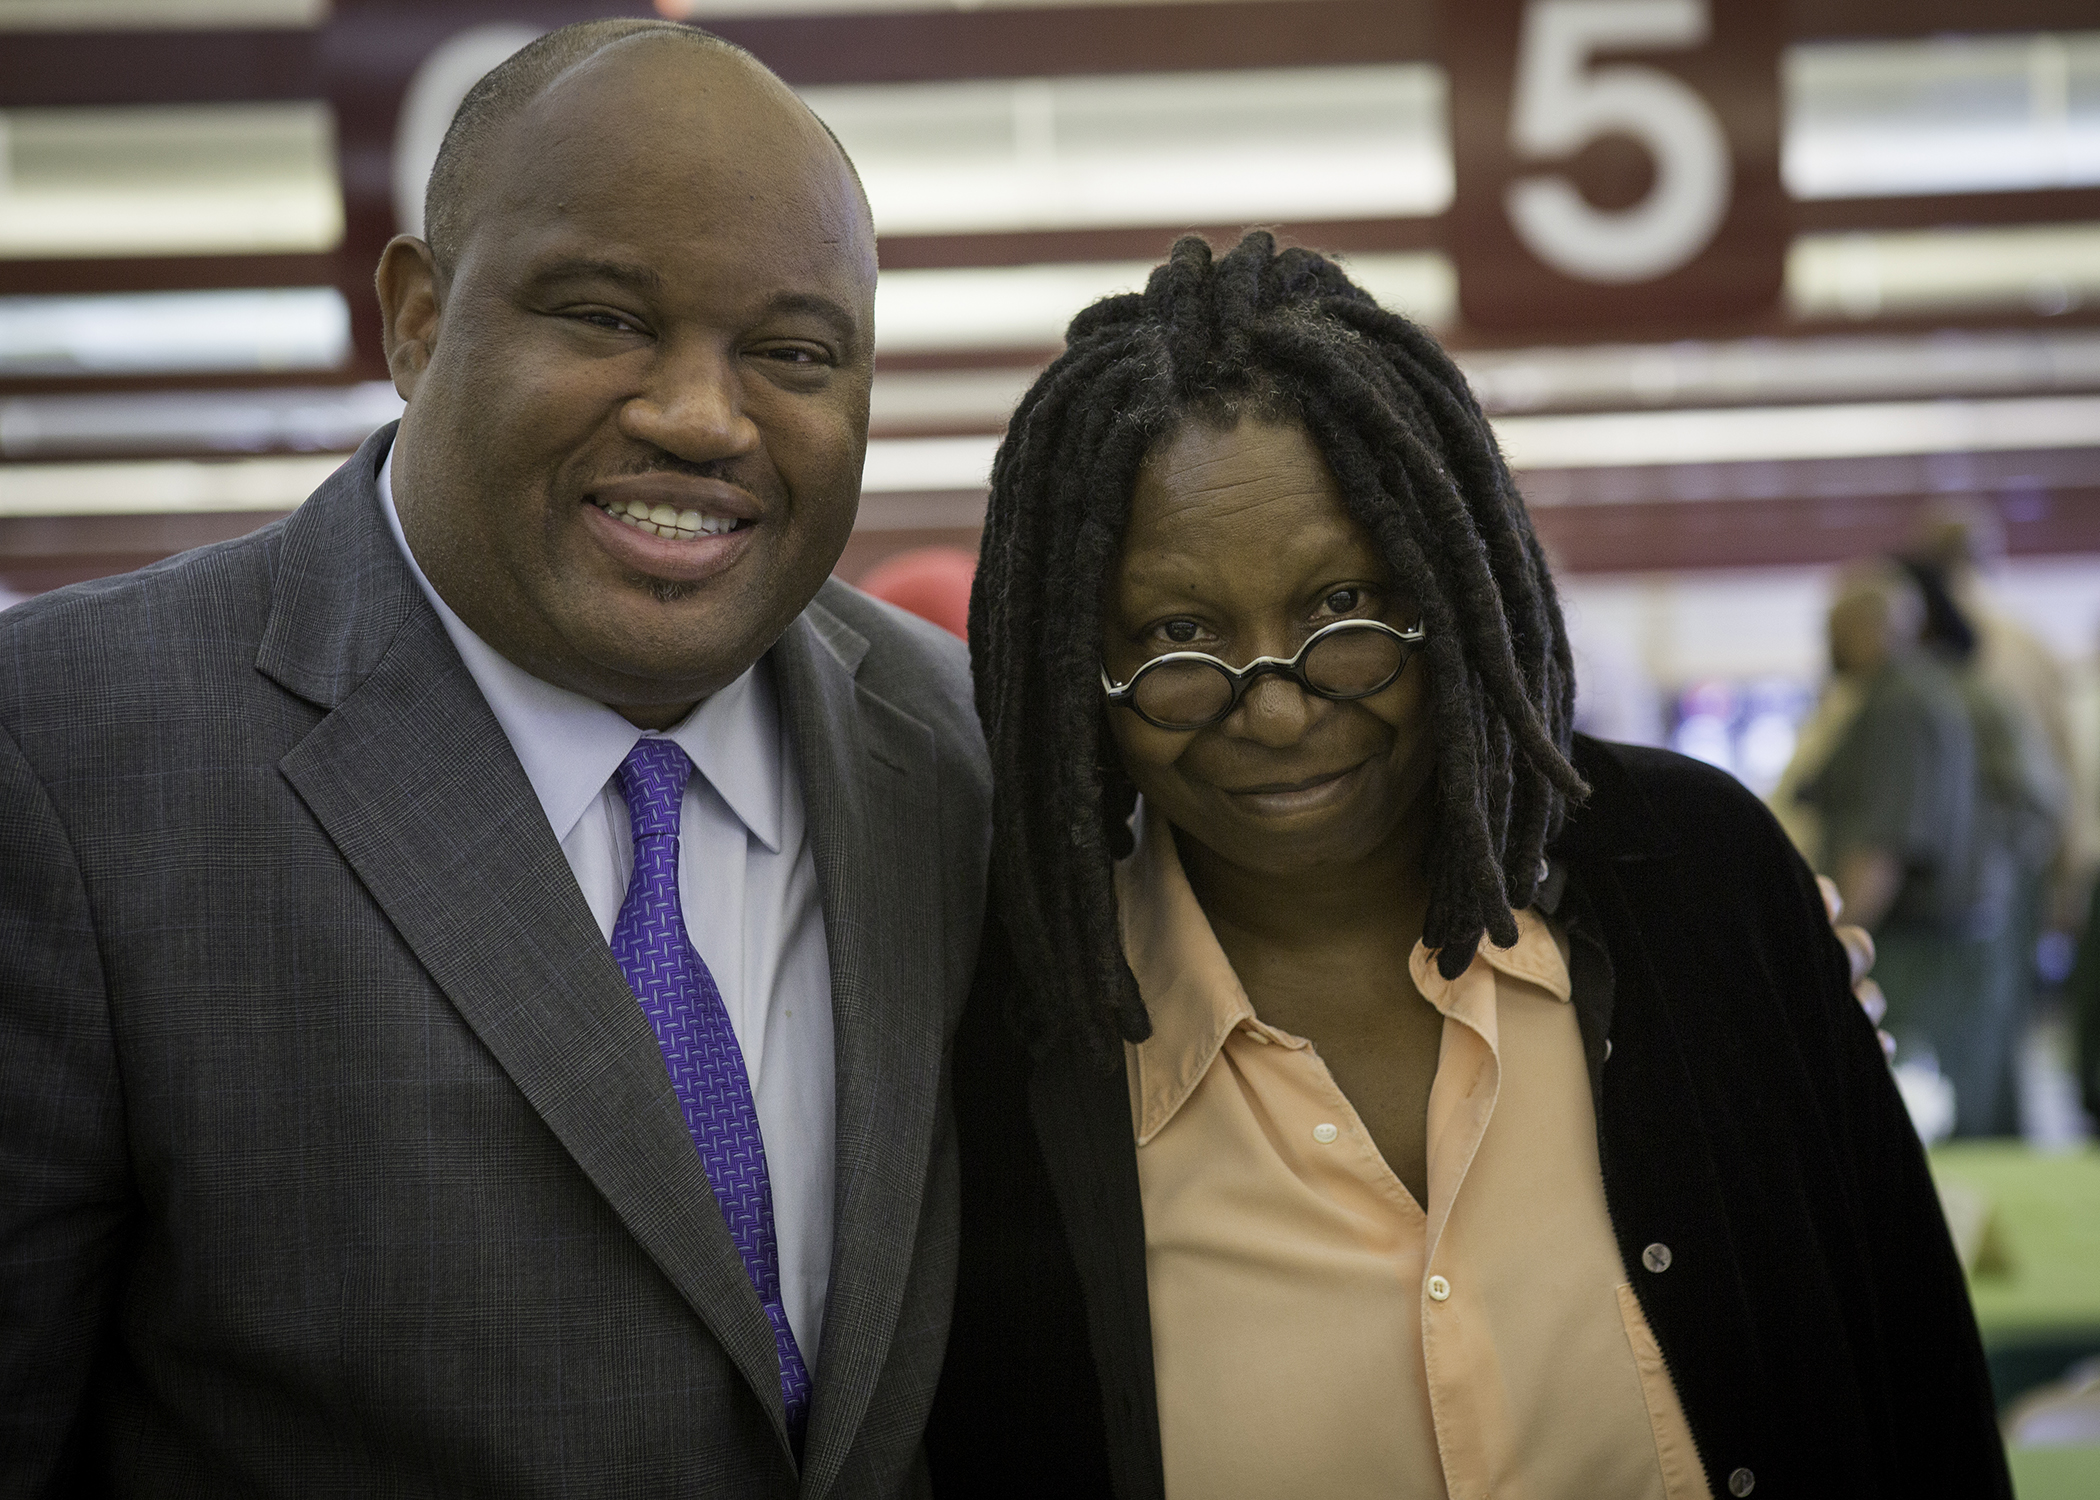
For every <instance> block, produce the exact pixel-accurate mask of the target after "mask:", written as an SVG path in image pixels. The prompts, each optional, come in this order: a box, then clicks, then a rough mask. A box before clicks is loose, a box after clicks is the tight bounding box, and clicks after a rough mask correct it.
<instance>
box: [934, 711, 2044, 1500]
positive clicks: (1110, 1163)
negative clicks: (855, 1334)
mask: <svg viewBox="0 0 2100 1500" xmlns="http://www.w3.org/2000/svg"><path fill="white" fill-rule="evenodd" d="M1575 762H1576V765H1577V767H1578V768H1579V769H1580V770H1581V772H1582V774H1583V776H1584V778H1585V779H1587V780H1588V782H1589V783H1590V786H1591V787H1592V789H1593V792H1592V795H1591V797H1590V799H1589V801H1588V802H1587V803H1586V804H1585V805H1584V806H1583V807H1581V808H1580V809H1579V810H1578V811H1577V812H1576V813H1575V814H1574V815H1573V816H1572V817H1571V818H1570V819H1569V821H1568V825H1567V827H1566V829H1565V830H1564V832H1563V833H1562V835H1561V837H1560V838H1559V839H1558V840H1557V841H1556V843H1555V845H1554V847H1553V850H1552V851H1551V852H1552V855H1553V861H1554V866H1555V869H1554V876H1553V878H1552V879H1551V880H1550V881H1549V882H1548V886H1547V891H1546V894H1545V896H1544V897H1542V902H1541V904H1542V905H1549V906H1550V909H1551V910H1553V911H1554V912H1555V914H1556V915H1557V916H1558V917H1559V918H1560V919H1561V920H1562V921H1563V922H1564V923H1565V924H1566V927H1567V931H1568V937H1569V942H1570V948H1571V951H1572V954H1573V961H1572V965H1571V969H1572V973H1571V978H1572V981H1573V989H1574V1003H1575V1007H1576V1012H1577V1017H1578V1020H1579V1022H1580V1026H1581V1031H1582V1037H1583V1043H1584V1047H1585V1050H1586V1052H1587V1054H1588V1059H1589V1066H1590V1080H1591V1087H1592V1089H1593V1091H1594V1095H1595V1098H1596V1101H1597V1119H1598V1122H1599V1125H1598V1137H1599V1145H1600V1155H1601V1159H1602V1162H1603V1169H1604V1190H1605V1198H1606V1202H1607V1204H1608V1207H1609V1210H1610V1213H1611V1220H1612V1227H1613V1230H1614V1231H1615V1233H1616V1235H1617V1238H1618V1242H1619V1253H1620V1256H1621V1258H1622V1259H1623V1261H1624V1263H1625V1264H1626V1266H1627V1267H1629V1274H1630V1275H1631V1276H1632V1277H1633V1278H1634V1280H1633V1286H1634V1289H1635V1291H1636V1292H1637V1294H1638V1295H1639V1297H1640V1302H1641V1306H1642V1309H1643V1310H1644V1311H1645V1313H1646V1314H1647V1318H1648V1322H1649V1324H1650V1325H1651V1326H1652V1327H1653V1329H1654V1331H1655V1336H1656V1339H1657V1341H1658V1342H1659V1343H1660V1345H1661V1346H1662V1352H1663V1357H1664V1360H1665V1362H1666V1363H1667V1364H1668V1366H1669V1369H1670V1373H1671V1376H1672V1378H1673V1379H1674V1380H1675V1382H1676V1385H1677V1390H1678V1394H1679V1396H1680V1397H1681V1399H1682V1401H1683V1403H1684V1409H1685V1414H1686V1416H1687V1417H1688V1418H1689V1420H1690V1423H1691V1428H1692V1435H1693V1437H1694V1439H1695V1440H1696V1441H1697V1443H1698V1447H1699V1455H1700V1458H1701V1460H1702V1462H1703V1463H1704V1465H1705V1469H1706V1476H1707V1483H1708V1485H1709V1486H1710V1488H1711V1489H1712V1492H1713V1494H1714V1495H1715V1497H1716V1500H1720V1497H1723V1496H1731V1495H1733V1496H1741V1495H1745V1494H1755V1495H1756V1496H1757V1497H1759V1500H1764V1497H1767V1496H1771V1497H1780V1496H1824V1495H1829V1496H1845V1497H1848V1500H1865V1497H1871V1496H1892V1497H1893V1496H1902V1497H1904V1500H1915V1497H1917V1496H1921V1495H1947V1496H1963V1497H1971V1496H1984V1497H1989V1496H2007V1497H2009V1496H2010V1494H2011V1486H2010V1482H2009V1480H2008V1478H2007V1476H2006V1470H2005V1460H2004V1455H2003V1452H2002V1450H2001V1448H2000V1444H1999V1438H1998V1429H1997V1423H1996V1420H1995V1417H1994V1414H1993V1410H1992V1401H1991V1390H1990V1382H1989V1377H1988V1375H1987V1373H1986V1371H1985V1366H1984V1360H1983V1351H1982V1346H1981V1344H1980V1341H1979V1340H1978V1338H1977V1333H1976V1324H1975V1321H1974V1319H1973V1317H1972V1316H1971V1314H1970V1311H1969V1304H1968V1297H1967V1293H1966V1291H1965V1289H1964V1287H1963V1283H1962V1274H1961V1269H1960V1267H1959V1265H1958V1264H1957V1262H1956V1260H1955V1256H1954V1252H1953V1249H1952V1248H1951V1246H1950V1244H1949V1242H1948V1238H1947V1230H1946V1225H1945V1223H1944V1221H1943V1220H1942V1218H1941V1216H1940V1209H1939V1203H1938V1200H1937V1198H1936V1196H1935V1195H1934V1192H1933V1187H1932V1181H1931V1179H1930V1177H1929V1176H1928V1174H1927V1171H1926V1166H1925V1159H1924V1154H1923V1152H1922V1151H1921V1150H1920V1149H1919V1147H1918V1142H1917V1138H1916V1136H1915V1135H1914V1134H1913V1133H1912V1131H1911V1127H1910V1123H1909V1120H1908V1119H1907V1118H1906V1116H1905V1114H1904V1111H1903V1105H1902V1102H1901V1100H1900V1099H1899V1097H1898V1095H1897V1093H1896V1089H1895V1086H1894V1084H1893V1082H1892V1081H1891V1079H1890V1077H1889V1073H1888V1069H1887V1067H1886V1066H1885V1065H1884V1063H1883V1061H1882V1056H1881V1050H1880V1048H1879V1047H1878V1046H1877V1045H1876V1042H1875V1038H1874V1031H1873V1028H1872V1027H1871V1026H1870V1025H1869V1024H1868V1023H1867V1021H1866V1019H1865V1017H1864V1015H1863V1014H1862V1013H1861V1011H1860V1009H1859V1006H1858V1005H1857V1004H1856V1003H1855V1002H1854V1000H1853V998H1852V995H1851V991H1850V985H1849V976H1848V973H1847V966H1846V961H1845V956H1844V953H1843V951H1842V950H1841V949H1840V947H1839V945H1838V943H1837V941H1836V939H1835V938H1834V937H1833V936H1832V935H1831V931H1830V927H1829V923H1828V922H1827V921H1826V919H1825V917H1824V915H1823V909H1822V903H1821V899H1820V898H1819V896H1818V894H1817V891H1816V887H1815V883H1814V880H1813V879H1812V877H1811V876H1810V874H1809V872H1808V870H1807V868H1806V867H1805V866H1804V865H1803V864H1802V862H1801V860H1800V859H1799V858H1798V857H1797V856H1796V855H1795V853H1794V851H1793V849H1792V848H1791V846H1789V845H1788V843H1787V842H1786V839H1785V837H1784V835H1782V834H1781V833H1780V831H1779V828H1778V826H1777V825H1776V824H1775V823H1774V822H1773V820H1772V819H1771V817H1770V816H1769V815H1768V814H1767V813H1766V811H1765V809H1764V808H1763V806H1762V805H1761V804H1759V803H1758V801H1757V800H1756V799H1755V798H1754V797H1752V796H1751V795H1750V793H1749V792H1747V791H1745V790H1744V789H1743V788H1742V787H1741V786H1739V785H1738V784H1737V783H1736V782H1735V781H1733V780H1731V779H1730V778H1729V777H1727V776H1725V775H1723V774H1722V773H1720V772H1718V771H1715V770H1712V769H1710V768H1708V767H1706V766H1703V765H1701V764H1699V763H1698V762H1696V761H1690V760H1686V759H1684V758H1683V757H1681V756H1676V755H1672V754H1669V753H1667V752H1664V751H1655V750H1641V749H1634V748H1631V747H1628V746H1623V745H1607V744H1603V743H1600V742H1597V741H1592V740H1585V739H1581V738H1578V739H1577V741H1576V749H1575ZM1011 984H1012V977H1011V969H1010V964H1009V961H1008V960H1007V958H1006V956H1005V953H1004V946H1003V944H1002V943H1001V942H1000V941H998V940H997V935H996V933H995V934H993V935H991V936H990V937H988V939H987V942H986V945H985V957H984V959H983V967H982V970H981V973H980V977H979V984H978V989H977V992H976V995H975V997H974V998H973V1000H972V1002H971V1009H970V1011H969V1012H968V1014H967V1015H966V1016H965V1019H964V1021H963V1025H962V1031H961V1033H960V1034H959V1035H958V1037H957V1039H956V1053H955V1104H956V1109H957V1112H958V1129H959V1131H960V1135H961V1148H962V1191H963V1220H962V1234H963V1242H962V1257H961V1272H960V1276H961V1280H960V1285H959V1287H958V1290H957V1296H956V1306H955V1323H954V1330H953V1334H952V1336H951V1339H950V1343H949V1350H948V1362H947V1366H946V1369H945V1372H944V1374H943V1376H942V1381H941V1389H940V1396H939V1398H938V1400H937V1402H936V1404H935V1409H934V1416H933V1425H932V1427H931V1429H930V1430H929V1433H928V1439H927V1442H928V1457H929V1462H930V1464H931V1467H932V1471H933V1478H934V1485H935V1490H936V1492H937V1493H938V1494H940V1495H942V1496H977V1495H997V1496H1002V1497H1005V1496H1016V1497H1018V1496H1029V1495H1043V1496H1059V1497H1072V1496H1094V1495H1099V1496H1109V1495H1113V1496H1116V1497H1118V1500H1162V1497H1163V1494H1164V1485H1163V1481H1162V1477H1161V1462H1160V1446H1159V1421H1158V1411H1157V1404H1156V1399H1155V1393H1154V1389H1153V1380H1152V1338H1151V1314H1150V1310H1149V1306H1148V1303H1147V1300H1146V1291H1145V1226H1144V1218H1143V1209H1142V1205H1141V1203H1140V1199H1139V1192H1138V1176H1137V1156H1136V1148H1135V1146H1134V1144H1133V1142H1132V1138H1131V1127H1130V1105H1129V1098H1128V1094H1127V1092H1126V1089H1125V1084H1124V1080H1123V1076H1122V1073H1121V1071H1120V1070H1116V1071H1114V1072H1110V1073H1103V1072H1101V1071H1099V1070H1098V1069H1095V1068H1093V1067H1090V1066H1089V1065H1087V1064H1086V1063H1084V1062H1083V1061H1081V1060H1079V1059H1077V1058H1072V1057H1065V1056H1058V1055H1052V1056H1048V1057H1044V1058H1040V1059H1037V1058H1031V1057H1030V1055H1029V1054H1028V1052H1027V1050H1026V1049H1025V1048H1023V1047H1022V1046H1021V1045H1020V1043H1019V1042H1018V1041H1017V1040H1016V1039H1015V1036H1014V1033H1013V1031H1012V1029H1011V1028H1010V1026H1009V1024H1008V1022H1007V1019H1006V1012H1007V1001H1008V997H1009V994H1010V990H1011ZM1657 1241H1660V1242H1661V1243H1663V1244H1666V1245H1668V1246H1669V1247H1670V1249H1671V1252H1672V1255H1671V1258H1670V1260H1669V1264H1668V1268H1667V1269H1666V1270H1664V1271H1662V1272H1651V1271H1648V1270H1645V1269H1642V1268H1641V1267H1642V1257H1641V1252H1642V1250H1643V1248H1644V1247H1646V1246H1647V1245H1649V1244H1651V1243H1653V1242H1657ZM1570 1378H1571V1379H1579V1378H1580V1372H1579V1371H1571V1372H1570ZM1187 1500H1200V1497H1187Z"/></svg>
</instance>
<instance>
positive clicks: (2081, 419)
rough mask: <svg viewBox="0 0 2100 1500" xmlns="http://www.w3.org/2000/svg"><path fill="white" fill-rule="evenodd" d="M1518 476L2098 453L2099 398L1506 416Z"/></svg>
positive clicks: (1499, 429)
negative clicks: (1927, 456)
mask: <svg viewBox="0 0 2100 1500" xmlns="http://www.w3.org/2000/svg"><path fill="white" fill-rule="evenodd" d="M1493 425H1494V429H1495V436H1496V437H1497V438H1498V439H1499V440H1500V441H1501V444H1502V452H1503V455H1504V456H1505V457H1506V458H1508V460H1509V464H1510V467H1511V468H1513V469H1589V468H1605V467H1620V466H1633V465H1640V464H1712V463H1749V462H1761V461H1769V460H1777V459H1814V458H1860V457H1869V456H1878V455H1893V454H1906V453H1974V452H1984V451H1993V450H1995V451H2008V450H2020V449H2049V448H2091V447H2096V446H2100V396H2043V397H2034V398H2030V399H2026V400H2007V401H1870V402H1849V403H1836V404H1832V405H1828V406H1753V407H1736V408H1730V409H1725V410H1704V411H1644V412H1607V413H1601V414H1597V415H1589V416H1564V417H1502V418H1500V419H1498V420H1496V421H1495V422H1494V424H1493Z"/></svg>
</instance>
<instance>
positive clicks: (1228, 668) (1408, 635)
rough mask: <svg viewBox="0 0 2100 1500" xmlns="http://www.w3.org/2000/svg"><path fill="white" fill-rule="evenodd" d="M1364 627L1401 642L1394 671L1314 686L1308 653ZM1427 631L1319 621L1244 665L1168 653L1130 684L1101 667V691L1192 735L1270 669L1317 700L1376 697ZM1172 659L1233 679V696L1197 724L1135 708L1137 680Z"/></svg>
mask: <svg viewBox="0 0 2100 1500" xmlns="http://www.w3.org/2000/svg"><path fill="white" fill-rule="evenodd" d="M1363 629H1372V630H1381V631H1384V632H1385V633H1386V634H1387V635H1389V636H1391V637H1392V638H1393V639H1394V640H1396V641H1398V642H1400V645H1401V648H1402V649H1401V652H1400V665H1399V666H1397V667H1395V668H1394V669H1393V675H1392V676H1390V677H1388V678H1386V680H1385V681H1383V682H1381V683H1379V684H1378V686H1376V687H1374V688H1368V689H1366V690H1365V691H1363V692H1361V693H1329V692H1323V691H1321V690H1320V689H1319V688H1317V687H1314V686H1313V684H1312V683H1311V682H1310V681H1309V680H1308V679H1307V678H1306V675H1305V656H1306V653H1307V652H1309V651H1311V650H1312V648H1313V647H1314V646H1317V645H1318V644H1319V643H1320V642H1321V641H1323V640H1325V639H1327V638H1328V637H1329V636H1331V635H1342V634H1345V633H1347V632H1349V631H1353V630H1363ZM1425 633H1426V631H1425V627H1423V626H1422V625H1421V624H1419V623H1418V624H1416V626H1415V627H1414V629H1412V630H1402V629H1400V628H1399V627H1398V626H1394V625H1388V624H1386V622H1385V621H1383V620H1372V619H1365V618H1361V617H1359V618H1356V619H1350V620H1336V621H1335V622H1334V623H1333V624H1332V625H1322V626H1321V627H1320V628H1319V629H1318V630H1315V631H1314V632H1313V633H1312V634H1311V635H1309V636H1307V637H1306V638H1305V639H1304V641H1303V642H1301V643H1300V644H1299V647H1298V649H1297V650H1296V651H1295V652H1293V653H1292V654H1291V655H1289V656H1257V657H1255V658H1254V660H1252V661H1250V662H1248V663H1247V665H1245V666H1244V667H1235V666H1234V665H1233V664H1232V663H1231V662H1229V661H1226V660H1224V659H1223V658H1222V657H1217V656H1212V655H1211V654H1210V653H1209V652H1208V651H1168V652H1165V653H1163V654H1161V655H1159V656H1155V657H1153V658H1152V659H1151V660H1150V661H1148V662H1145V663H1143V664H1142V665H1141V666H1139V667H1138V669H1137V670H1136V671H1135V672H1132V673H1131V674H1130V680H1129V681H1128V682H1125V683H1120V684H1119V683H1117V682H1116V681H1115V680H1114V679H1113V678H1111V677H1110V676H1109V675H1108V668H1107V666H1106V665H1104V666H1103V667H1102V668H1101V690H1102V691H1103V692H1104V693H1106V694H1107V695H1108V702H1109V706H1110V707H1111V708H1127V709H1129V710H1130V711H1131V712H1132V713H1134V714H1136V715H1137V716H1138V717H1139V718H1141V719H1143V720H1144V721H1145V722H1146V723H1147V724H1150V725H1151V726H1152V727H1153V728H1154V729H1164V730H1166V731H1167V732H1168V733H1170V734H1193V733H1194V732H1195V731H1196V730H1198V729H1208V728H1210V727H1211V725H1213V724H1222V723H1224V722H1225V720H1227V719H1229V718H1231V717H1232V714H1233V711H1234V710H1235V709H1237V708H1238V707H1239V706H1240V700H1241V699H1242V698H1244V697H1246V696H1247V689H1248V688H1250V687H1252V686H1253V685H1254V680H1255V679H1256V678H1257V677H1262V676H1265V675H1267V674H1269V673H1272V672H1273V673H1275V674H1277V675H1278V676H1281V677H1287V678H1289V679H1290V680H1291V681H1292V682H1295V683H1297V684H1298V687H1299V689H1300V690H1301V691H1302V692H1306V693H1310V694H1311V695H1312V696H1313V697H1315V698H1325V699H1326V700H1327V701H1328V702H1330V703H1355V702H1357V701H1359V700H1361V699H1364V698H1375V697H1377V696H1378V694H1380V693H1382V692H1384V691H1385V690H1386V689H1387V688H1389V687H1391V686H1392V685H1393V684H1394V683H1396V682H1398V681H1399V680H1400V677H1401V674H1403V673H1404V672H1406V671H1407V664H1408V662H1409V661H1410V660H1412V659H1413V657H1414V651H1413V648H1414V647H1416V646H1419V645H1420V644H1421V643H1422V639H1423V636H1424V635H1425ZM1176 661H1199V662H1202V663H1203V664H1204V665H1206V666H1211V667H1216V668H1217V669H1218V670H1219V671H1221V672H1223V673H1224V674H1225V677H1226V679H1227V680H1228V681H1229V682H1231V684H1232V696H1231V697H1230V698H1228V699H1227V700H1226V702H1225V707H1224V708H1223V709H1222V710H1220V711H1219V713H1218V714H1217V716H1216V717H1214V718H1209V719H1205V720H1204V721H1203V722H1202V723H1200V724H1162V723H1160V721H1159V720H1157V719H1155V718H1153V717H1152V715H1150V714H1148V713H1146V712H1145V711H1144V710H1143V709H1142V708H1139V707H1138V705H1137V697H1136V690H1137V685H1138V679H1139V678H1141V677H1143V676H1144V675H1145V674H1146V673H1147V672H1149V671H1151V670H1152V669H1153V668H1154V667H1158V666H1163V665H1165V664H1166V663H1168V662H1176Z"/></svg>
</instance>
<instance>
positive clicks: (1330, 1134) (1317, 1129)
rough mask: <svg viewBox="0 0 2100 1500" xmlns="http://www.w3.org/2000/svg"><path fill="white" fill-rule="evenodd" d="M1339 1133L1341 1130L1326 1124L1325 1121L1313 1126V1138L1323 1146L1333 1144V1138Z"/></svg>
mask: <svg viewBox="0 0 2100 1500" xmlns="http://www.w3.org/2000/svg"><path fill="white" fill-rule="evenodd" d="M1340 1134H1341V1131H1339V1130H1337V1129H1335V1127H1334V1126H1332V1125H1329V1124H1326V1123H1325V1122H1322V1123H1321V1124H1318V1125H1315V1126H1313V1139H1314V1140H1316V1141H1318V1142H1319V1143H1320V1144H1321V1145H1323V1146H1330V1145H1332V1144H1334V1138H1335V1137H1336V1136H1338V1135H1340Z"/></svg>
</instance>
